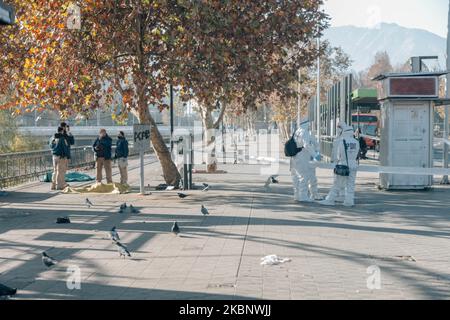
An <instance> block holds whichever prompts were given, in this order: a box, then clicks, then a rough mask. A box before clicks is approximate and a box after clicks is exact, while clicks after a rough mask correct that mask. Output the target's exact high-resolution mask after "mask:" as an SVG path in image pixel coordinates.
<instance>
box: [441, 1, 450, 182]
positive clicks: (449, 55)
mask: <svg viewBox="0 0 450 320" xmlns="http://www.w3.org/2000/svg"><path fill="white" fill-rule="evenodd" d="M448 70H450V4H449V11H448V32H447V71H448ZM446 89H447V90H446V97H447V98H450V75H449V74H447V83H446ZM444 108H445V116H444V136H443V138H444V139H445V140H444V149H443V150H444V157H443V161H444V163H443V166H444V168H446V169H447V168H448V160H449V159H448V144H447V143H446V140H448V135H449V125H448V121H449V106H445V107H444ZM442 184H450V182H449V179H448V176H444V178H443V179H442Z"/></svg>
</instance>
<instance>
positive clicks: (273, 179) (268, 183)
mask: <svg viewBox="0 0 450 320" xmlns="http://www.w3.org/2000/svg"><path fill="white" fill-rule="evenodd" d="M276 177H278V176H270V177H269V178H268V179H267V180H266V183H265V184H264V188H266V189H267V188H269V187H270V185H271V184H272V183H273V184H278V183H279V182H278V180H277V179H276Z"/></svg>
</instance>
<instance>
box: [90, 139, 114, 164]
mask: <svg viewBox="0 0 450 320" xmlns="http://www.w3.org/2000/svg"><path fill="white" fill-rule="evenodd" d="M92 148H93V150H94V152H95V156H96V157H97V158H105V160H111V159H112V151H111V150H112V139H111V138H110V137H109V136H108V135H106V136H105V137H104V138H101V139H100V138H97V140H95V142H94V144H93V145H92Z"/></svg>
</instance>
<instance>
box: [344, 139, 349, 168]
mask: <svg viewBox="0 0 450 320" xmlns="http://www.w3.org/2000/svg"><path fill="white" fill-rule="evenodd" d="M344 150H345V158H346V159H347V167H348V166H349V165H348V153H347V142H346V141H345V140H344Z"/></svg>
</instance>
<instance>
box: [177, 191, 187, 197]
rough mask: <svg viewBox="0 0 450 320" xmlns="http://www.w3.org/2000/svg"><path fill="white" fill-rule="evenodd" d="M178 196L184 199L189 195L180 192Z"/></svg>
mask: <svg viewBox="0 0 450 320" xmlns="http://www.w3.org/2000/svg"><path fill="white" fill-rule="evenodd" d="M178 197H179V198H181V199H184V198H187V197H188V195H187V194H184V193H181V192H180V193H178Z"/></svg>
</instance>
